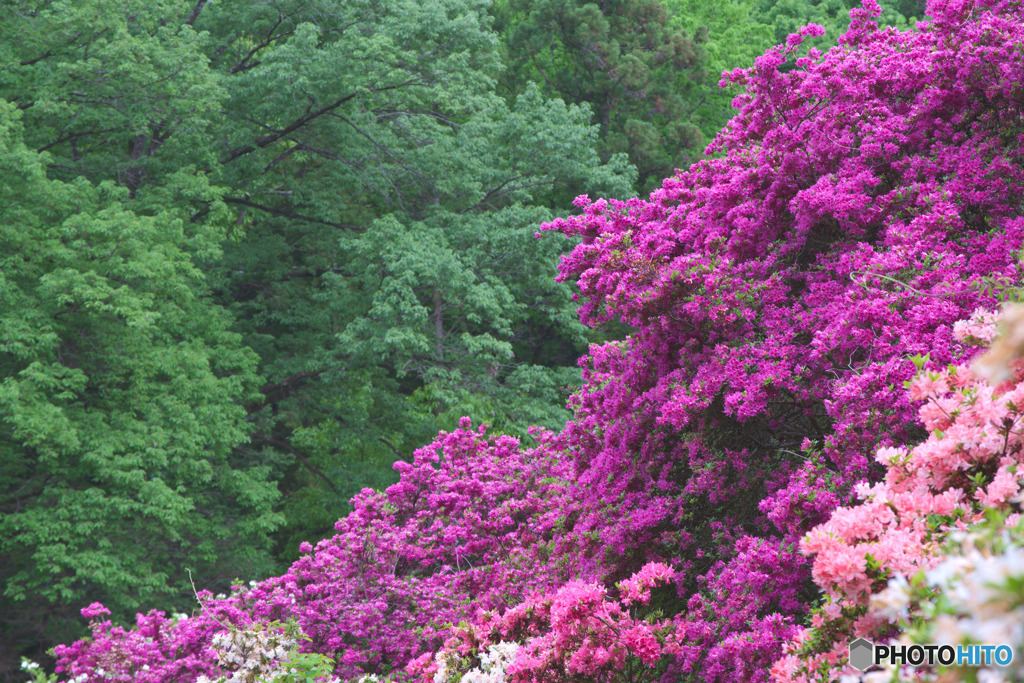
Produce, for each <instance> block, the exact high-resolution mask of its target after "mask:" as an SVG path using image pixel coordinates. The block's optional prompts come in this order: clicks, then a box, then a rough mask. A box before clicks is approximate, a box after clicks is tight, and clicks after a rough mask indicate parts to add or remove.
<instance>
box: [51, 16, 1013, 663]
mask: <svg viewBox="0 0 1024 683" xmlns="http://www.w3.org/2000/svg"><path fill="white" fill-rule="evenodd" d="M880 11H881V10H880V8H879V7H878V5H877V4H876V3H875V0H865V1H864V3H863V7H861V8H858V9H855V10H853V11H852V12H851V13H850V17H851V21H850V25H849V30H848V31H847V32H846V33H845V34H843V35H842V36H841V37H840V38H839V41H838V44H837V45H836V46H834V47H831V48H830V49H828V50H827V51H819V50H818V49H817V48H807V47H805V46H804V43H805V42H806V41H809V40H812V39H815V38H817V37H818V36H819V35H820V34H821V33H822V32H823V30H822V28H821V27H820V26H817V25H814V24H812V25H808V26H806V27H804V28H803V29H802V30H801V31H800V32H799V33H795V34H792V35H790V36H789V38H788V40H787V42H786V44H784V45H780V46H778V47H776V48H773V49H770V50H769V51H767V52H766V53H765V54H764V55H763V56H761V57H759V58H757V60H756V61H755V62H754V64H753V66H751V67H750V68H747V69H737V70H735V71H733V72H730V73H727V74H726V80H727V81H728V82H730V83H732V84H735V85H737V86H739V92H740V94H739V95H738V96H737V99H736V101H735V102H734V106H735V107H736V108H737V109H738V113H737V114H736V116H735V118H733V119H732V120H731V121H730V122H729V123H728V125H727V126H726V127H725V129H724V130H722V132H721V133H720V134H719V135H718V137H717V138H716V139H715V140H714V142H713V143H712V144H711V146H710V149H709V151H710V153H711V155H710V156H709V157H708V158H706V159H704V160H701V161H699V162H697V163H695V164H694V165H692V166H691V167H689V168H688V169H686V170H681V171H679V172H678V173H677V174H676V175H675V176H673V177H670V178H668V179H666V180H665V181H664V182H663V184H662V185H661V187H660V189H657V190H655V191H654V192H652V193H651V194H650V196H649V198H647V199H639V198H634V199H629V200H618V199H614V198H600V199H592V198H590V197H589V196H587V195H581V196H578V197H577V198H576V199H575V203H574V206H575V207H576V213H575V214H574V215H571V216H569V217H567V218H556V219H553V220H551V221H549V222H547V223H545V224H544V226H543V228H542V233H539V234H538V236H539V237H540V238H541V244H543V243H545V242H548V241H552V240H558V239H561V238H560V235H564V236H566V237H568V238H571V239H572V248H571V251H570V252H569V253H568V254H567V255H566V256H564V257H563V258H562V261H561V265H560V267H559V274H558V279H560V280H562V281H567V282H571V283H575V285H576V286H577V287H578V293H577V294H576V295H575V296H576V298H577V301H578V304H579V311H578V312H579V317H580V320H581V321H582V322H583V323H584V324H585V325H587V326H590V327H594V328H600V329H604V330H607V331H609V334H611V332H613V331H615V330H627V331H628V333H626V334H625V335H623V336H622V337H621V338H620V339H616V340H614V341H609V342H604V343H599V344H593V345H591V346H590V348H589V351H588V352H587V354H586V355H585V356H584V357H583V358H581V359H580V367H581V369H582V373H583V380H584V383H583V386H582V388H581V389H580V390H579V391H577V392H576V393H574V394H573V395H572V396H571V398H570V400H569V403H570V407H571V409H572V419H571V420H570V421H569V422H568V423H567V424H566V425H565V427H564V429H562V430H551V429H548V428H535V429H533V430H532V433H531V434H530V436H529V438H522V439H520V438H516V437H513V436H510V435H506V434H497V433H491V432H489V431H488V428H487V426H486V425H483V426H482V425H480V424H479V422H474V421H472V420H471V419H470V417H467V418H464V419H463V420H462V422H461V423H460V426H459V428H458V429H456V430H454V431H451V432H442V433H441V434H439V435H438V436H437V438H436V439H435V440H434V441H433V442H432V443H430V444H429V445H426V446H423V447H422V448H420V449H419V450H417V451H416V453H415V457H414V458H413V460H412V462H398V463H397V464H396V465H395V469H396V471H397V472H398V474H399V475H400V478H399V481H398V483H396V484H393V485H391V486H390V487H387V488H386V489H384V490H373V489H364V490H363V491H362V492H361V493H360V494H358V495H357V496H356V497H355V499H354V500H353V503H352V504H353V508H354V511H353V512H352V513H351V514H349V515H348V516H346V517H344V518H342V519H341V520H340V521H338V522H337V524H336V526H335V530H336V533H335V535H333V536H332V537H330V538H325V539H323V540H321V541H320V542H319V543H316V544H315V545H311V544H305V545H304V546H303V547H302V556H301V558H300V559H299V560H298V561H296V562H295V563H294V564H293V565H292V566H291V567H290V569H288V571H287V572H285V573H283V574H282V575H280V576H276V577H273V578H269V579H266V580H263V581H259V582H255V583H254V584H251V585H238V586H236V587H235V588H234V590H233V592H232V593H231V594H230V595H221V596H214V595H213V594H211V593H210V592H208V591H203V590H201V589H202V585H201V584H202V581H201V577H196V579H197V588H199V589H200V590H198V591H197V595H196V597H197V599H198V603H199V604H197V605H196V606H195V610H194V611H193V612H192V613H191V614H177V615H174V614H168V613H165V612H164V611H161V610H160V606H159V605H154V606H153V607H154V609H153V611H149V612H146V613H142V614H140V615H139V616H138V618H137V622H136V624H134V625H118V624H115V623H113V622H112V621H110V620H109V619H107V618H106V617H107V614H108V610H107V608H106V607H104V606H103V605H101V604H93V605H91V606H89V607H87V608H85V609H84V610H83V615H84V617H85V618H86V619H87V620H88V621H89V623H90V629H91V636H90V637H88V638H85V639H82V640H78V641H76V642H73V643H68V644H65V645H61V646H58V647H57V649H56V656H57V672H58V677H59V679H60V680H62V681H64V680H67V681H72V680H73V681H97V682H98V681H139V682H141V683H164V682H168V683H169V682H171V681H195V680H203V681H207V680H220V681H255V680H257V678H258V677H262V678H260V680H276V681H286V680H306V679H305V678H302V677H303V676H307V675H308V676H311V677H313V676H316V675H322V676H328V675H329V676H333V677H336V679H337V680H342V681H355V680H375V681H385V680H387V681H396V682H397V681H424V683H426V682H427V681H433V682H435V683H441V682H442V681H443V682H450V681H494V682H495V683H496V682H497V681H509V682H513V681H514V682H523V683H525V682H528V681H536V682H543V683H547V682H565V683H570V682H577V681H608V682H611V681H622V682H623V683H625V682H626V681H629V682H631V683H636V682H640V681H651V682H653V681H665V682H668V681H706V682H709V683H710V682H713V681H715V682H717V681H721V682H725V681H768V680H776V681H788V680H800V681H805V680H821V681H827V680H833V679H834V678H835V677H837V676H839V675H840V674H842V673H844V671H845V673H850V671H849V670H844V669H843V667H844V665H845V656H846V651H845V647H846V643H847V641H848V640H849V639H851V638H853V637H855V636H860V635H864V636H867V637H870V638H873V639H876V640H883V639H886V638H895V637H897V636H898V635H899V634H900V633H901V632H902V633H904V634H906V635H905V636H904V637H908V638H913V637H916V638H919V639H921V640H920V642H938V641H939V640H940V639H941V638H988V639H992V638H997V639H1000V638H1004V637H1005V638H1007V639H1009V638H1016V639H1015V640H1012V641H1010V640H1007V641H1006V642H1013V644H1014V645H1015V646H1016V647H1018V648H1021V649H1019V650H1018V657H1021V656H1024V639H1021V638H1020V637H1018V636H1019V634H1018V635H1017V636H1014V635H1013V634H1014V633H1017V632H1016V631H1013V630H1012V628H1010V627H1009V626H1006V625H1005V623H1009V622H1008V621H1007V620H1012V619H1013V618H1016V617H1013V616H1012V614H1016V613H1012V610H1013V609H1015V608H1013V607H1012V604H1013V603H1012V600H1010V601H1009V602H1007V604H1008V605H1011V606H1006V607H1005V608H1004V609H1002V611H999V610H996V611H995V612H993V611H991V610H989V611H985V610H988V608H984V609H983V606H979V605H975V604H972V603H970V602H964V603H962V604H961V603H956V604H953V605H950V604H946V603H942V604H939V605H936V596H937V595H938V591H939V590H942V591H946V590H952V589H951V588H950V586H952V585H954V584H957V585H960V584H966V583H968V582H970V581H973V580H976V579H975V575H977V574H979V573H981V572H984V571H990V572H994V573H996V574H998V573H999V572H1003V573H1002V574H999V576H1001V577H1002V578H1003V579H1005V581H1006V582H1007V583H1006V585H1005V586H1004V585H1000V586H997V587H995V588H991V587H990V588H988V589H986V590H991V591H994V597H993V598H992V599H993V600H998V599H1003V598H1000V597H999V596H1000V595H1003V593H1005V592H1006V591H1011V592H1012V591H1013V590H1017V591H1019V586H1020V582H1019V579H1013V577H1016V576H1018V574H1019V573H1021V572H1020V571H1018V570H1019V567H1020V564H1019V563H1017V560H1016V559H1013V558H1017V557H1019V555H1020V553H1021V550H1020V548H1021V534H1020V530H1019V526H1018V520H1019V514H1018V513H1019V512H1020V501H1021V487H1022V482H1021V476H1022V474H1021V473H1019V472H1018V468H1019V465H1020V462H1021V460H1022V458H1024V454H1022V441H1021V433H1022V427H1021V424H1020V421H1021V410H1022V406H1024V374H1022V371H1024V368H1022V366H1021V364H1020V362H1019V361H1017V360H1014V358H1015V357H1016V354H1017V353H1018V352H1019V349H1014V348H1011V350H1009V351H1006V350H1005V349H1004V350H1003V351H1000V350H999V347H996V348H995V349H994V351H992V352H990V354H993V355H989V356H986V357H985V358H987V359H988V360H987V361H986V362H987V364H985V363H983V364H982V365H977V364H976V365H974V366H971V365H970V363H971V361H972V360H973V359H975V358H976V357H977V356H978V355H979V354H980V353H981V352H982V350H983V348H984V347H985V346H987V345H989V344H990V343H991V342H992V340H993V339H994V338H995V337H996V334H997V322H998V319H999V315H1000V314H999V310H1000V306H1001V303H1002V302H1003V301H1004V300H1006V299H1007V298H1011V297H1012V296H1014V294H1015V292H1016V291H1018V290H1017V289H1016V288H1017V287H1018V286H1019V285H1020V283H1021V279H1022V274H1024V273H1022V271H1024V264H1022V261H1021V255H1022V250H1024V204H1022V203H1021V202H1022V197H1024V153H1022V150H1024V50H1022V48H1021V46H1022V45H1024V6H1022V5H1021V3H1019V2H1011V1H1009V0H932V1H931V2H929V4H928V10H927V14H928V16H927V18H926V20H925V21H922V22H920V23H918V24H917V26H916V27H914V28H913V29H909V30H897V29H895V28H879V26H878V24H877V23H876V21H875V20H876V18H877V17H878V16H879V14H880ZM1007 317H1008V318H1010V317H1012V316H1011V315H1010V314H1007ZM1011 322H1012V321H1011ZM1013 329H1017V328H1013ZM1018 334H1019V331H1018ZM1018 341H1019V340H1018ZM1011 347H1012V344H1011ZM1000 353H1002V355H1001V356H1000V355H999V354H1000ZM971 367H973V368H975V370H971ZM978 368H982V369H981V370H979V369H978ZM985 368H988V374H987V375H985V374H984V372H983V371H984V369H985ZM979 373H981V374H979ZM1021 472H1024V470H1022V471H1021ZM954 541H955V542H954ZM1000 563H1001V564H1000ZM989 565H992V567H995V566H996V565H998V566H999V567H1004V568H1006V567H1009V568H1010V569H999V568H991V569H986V567H989ZM943 567H947V569H945V570H944V569H943ZM1014 568H1016V569H1014ZM1014 571H1017V574H1014V573H1013V572H1014ZM1011 579H1013V580H1016V581H1017V583H1012V581H1011ZM978 580H979V581H980V579H978ZM1013 586H1017V588H1013ZM1000 591H1003V592H1002V593H1001V592H1000ZM1004 597H1005V596H1004ZM1017 597H1018V598H1019V595H1017ZM979 599H980V598H979ZM1007 600H1009V599H1007ZM1011 613H1012V614H1011ZM1008 614H1010V616H1007V615H1008ZM1000 620H1002V621H1000ZM1004 622H1005V623H1004ZM1000 624H1003V625H1002V626H1001V625H1000ZM1000 628H1002V629H1004V630H1005V631H1006V633H1003V632H1002V631H1000V630H999V629H1000ZM972 629H973V630H972ZM986 629H988V630H986ZM1011 631H1012V633H1011ZM964 642H966V641H964ZM1000 642H1003V641H1002V640H1000ZM891 673H892V676H909V675H910V674H908V673H906V672H898V671H894V672H891ZM886 675H888V673H887V674H886ZM323 680H326V678H324V679H323Z"/></svg>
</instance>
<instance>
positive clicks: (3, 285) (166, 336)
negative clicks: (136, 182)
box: [0, 101, 280, 643]
mask: <svg viewBox="0 0 1024 683" xmlns="http://www.w3.org/2000/svg"><path fill="white" fill-rule="evenodd" d="M19 119H20V113H19V112H18V111H17V109H16V108H15V107H14V106H13V105H12V104H10V103H8V102H4V101H0V177H2V178H3V181H2V183H0V243H3V244H4V245H5V247H6V248H5V250H4V251H3V253H0V511H2V515H0V558H2V561H0V576H2V579H3V580H2V584H3V586H4V589H3V593H2V595H0V611H2V612H3V613H4V614H5V615H8V614H9V615H14V614H17V615H18V621H19V625H20V626H21V628H20V629H18V628H16V629H15V631H14V633H13V634H10V633H8V634H5V639H6V638H11V639H12V640H13V641H17V642H20V641H22V640H23V641H25V642H28V643H33V642H35V643H40V642H46V641H47V640H49V639H50V638H53V637H55V636H57V635H60V636H62V637H66V631H65V630H64V629H66V628H68V624H69V621H68V620H69V619H71V618H73V617H74V616H76V615H77V611H78V609H79V608H80V607H81V606H83V605H84V604H87V603H88V602H90V601H94V600H98V601H102V602H104V603H105V604H106V605H107V606H108V607H110V608H111V609H112V610H114V611H115V612H116V613H117V614H118V615H119V616H121V617H124V616H127V615H128V614H130V613H131V611H132V610H135V609H139V608H142V607H143V606H147V605H152V604H166V605H168V606H171V605H174V604H179V603H184V602H185V601H186V600H187V595H188V591H187V587H188V584H187V581H186V580H185V574H184V570H183V569H182V563H183V561H185V559H186V558H188V561H189V562H190V563H192V564H193V565H194V566H197V567H200V568H201V570H202V574H203V576H204V577H206V579H207V580H208V581H209V582H210V583H211V584H213V585H224V586H226V585H227V584H228V581H229V579H230V577H231V576H232V575H234V574H235V573H238V572H242V573H253V574H260V573H262V572H264V571H267V570H268V569H269V566H268V564H267V562H266V547H267V541H266V537H267V534H268V533H269V532H270V531H272V530H273V529H274V528H275V526H277V524H278V523H279V522H280V519H279V517H278V515H277V514H275V513H274V512H273V506H274V503H275V500H276V497H277V494H276V491H275V489H274V486H273V485H272V484H270V483H268V482H267V480H266V477H267V474H268V472H267V471H266V469H265V468H261V467H250V466H249V465H248V464H247V463H244V462H240V461H239V460H238V459H237V458H236V457H235V453H234V450H233V449H234V447H235V446H237V445H238V444H240V443H242V442H244V441H245V440H246V439H247V434H246V430H245V428H244V424H245V423H244V420H243V417H244V411H243V408H242V406H241V403H242V402H243V401H245V400H246V399H251V398H252V397H253V396H254V394H255V388H256V386H257V381H256V375H255V367H256V360H257V359H256V357H255V355H254V354H253V353H252V352H251V351H249V350H248V349H246V348H245V347H244V345H243V344H242V340H241V338H240V336H239V335H238V334H237V333H235V332H232V331H231V330H230V319H229V318H228V317H227V316H226V315H225V314H224V312H223V311H222V310H221V309H220V308H219V307H218V306H216V305H215V304H213V303H212V301H211V300H210V298H209V295H208V292H207V291H206V289H205V285H204V278H203V275H202V273H201V271H199V270H198V269H197V268H196V266H195V264H194V262H193V260H192V259H193V255H194V254H195V253H200V252H202V253H214V252H216V249H217V243H218V241H219V239H220V235H218V234H216V232H214V231H211V230H207V229H196V228H195V226H192V225H190V224H189V223H188V221H187V220H186V219H185V218H184V217H183V215H182V214H181V213H180V212H175V211H172V210H165V211H161V212H159V213H157V214H155V215H153V216H140V215H138V214H136V213H134V212H133V211H132V210H131V209H130V208H129V207H128V205H127V202H128V197H129V192H128V191H127V190H126V189H125V188H123V187H115V186H114V185H113V184H112V183H110V182H104V183H101V184H100V185H93V184H90V183H88V182H86V181H84V180H75V181H73V182H64V181H61V180H56V179H51V178H48V177H47V174H46V167H45V163H46V162H47V161H48V158H47V156H45V155H40V154H39V153H37V152H35V151H32V150H30V149H29V148H27V147H26V146H25V145H24V144H23V142H22V125H21V122H20V121H19ZM26 624H28V625H32V628H31V629H28V630H26ZM33 629H35V630H33Z"/></svg>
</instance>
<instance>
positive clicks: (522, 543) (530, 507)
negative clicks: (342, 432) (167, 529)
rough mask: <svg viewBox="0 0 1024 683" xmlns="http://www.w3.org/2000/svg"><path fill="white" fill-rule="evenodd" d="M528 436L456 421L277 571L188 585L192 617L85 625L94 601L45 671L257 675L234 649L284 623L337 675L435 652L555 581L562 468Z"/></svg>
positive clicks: (385, 667) (145, 680)
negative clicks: (464, 624) (249, 580)
mask: <svg viewBox="0 0 1024 683" xmlns="http://www.w3.org/2000/svg"><path fill="white" fill-rule="evenodd" d="M536 438H537V440H538V443H537V444H536V446H535V447H534V448H531V449H525V450H524V449H520V448H519V442H518V441H517V440H516V439H513V438H511V437H507V436H500V437H497V438H495V439H487V438H486V435H485V429H484V428H483V427H481V428H479V429H471V424H470V422H469V420H468V419H465V420H463V422H462V426H461V428H460V429H458V430H456V431H455V432H453V433H451V434H441V435H440V436H439V437H438V438H437V440H435V441H434V443H432V444H430V445H429V446H426V447H424V448H421V449H420V450H418V451H417V452H416V456H415V459H414V461H413V462H412V463H398V464H397V465H396V467H397V468H398V469H399V471H400V472H401V475H402V478H401V481H400V482H399V483H398V484H395V485H394V486H391V487H390V488H388V490H387V491H386V492H374V491H372V490H369V489H367V490H364V491H363V492H362V493H361V494H360V495H359V496H357V497H356V498H355V499H354V500H353V503H354V506H355V511H354V512H353V513H352V514H351V515H350V516H348V517H346V518H345V519H343V520H341V521H339V522H338V524H337V530H338V534H337V535H336V536H334V537H333V538H330V539H325V540H323V541H321V542H320V543H318V544H317V546H316V548H313V547H311V546H309V545H308V544H306V545H305V546H304V548H303V552H304V553H305V554H304V555H303V556H302V557H301V558H300V559H299V560H298V561H297V562H296V563H295V564H294V565H293V566H292V567H291V569H290V570H289V571H288V572H287V573H286V574H284V575H283V576H280V577H274V578H271V579H268V580H266V581H263V582H261V583H257V584H254V585H252V586H249V587H242V586H237V587H236V591H235V593H234V594H233V595H232V596H230V597H221V598H213V597H212V596H211V595H210V594H209V593H208V592H202V591H201V592H200V593H199V597H200V601H201V603H202V605H203V610H202V612H201V613H200V614H199V615H197V616H194V617H185V616H181V617H178V618H173V619H168V618H166V617H165V616H164V614H163V613H161V612H155V611H154V612H151V613H149V614H148V615H139V617H138V624H137V626H136V628H135V629H134V630H127V629H124V628H121V627H114V626H112V625H111V624H110V622H109V621H99V620H97V619H96V617H98V616H101V615H102V614H104V613H106V610H105V609H104V608H103V607H102V605H94V606H92V607H90V608H87V609H86V610H83V614H84V615H85V616H86V618H89V619H92V622H91V626H92V630H93V635H92V638H91V639H88V640H82V641H78V642H76V643H74V644H73V645H70V646H60V647H58V648H57V649H56V654H57V657H58V672H60V673H62V674H63V675H65V676H69V677H73V676H77V675H79V674H82V673H85V674H88V675H90V676H94V677H98V679H99V680H138V681H140V682H142V683H155V682H156V681H178V680H196V678H198V677H199V676H206V677H208V678H211V679H217V678H218V677H224V676H232V675H234V674H233V672H235V671H236V670H237V669H236V668H235V667H243V668H244V667H245V666H248V667H250V669H256V668H259V669H260V670H261V671H264V670H265V671H266V672H269V671H270V669H267V668H266V667H268V666H271V662H270V661H263V658H262V655H260V656H258V657H257V656H255V655H253V656H251V657H250V656H245V657H242V658H241V659H242V662H245V663H246V664H242V663H240V662H239V661H236V659H237V657H236V655H238V653H239V652H242V651H246V652H250V651H251V652H256V650H259V651H261V652H265V651H267V648H263V647H262V646H261V647H259V648H256V649H255V650H254V649H253V648H252V643H251V642H250V641H251V640H252V634H253V633H256V634H259V633H264V631H262V630H261V629H262V628H263V627H261V626H259V625H260V624H267V623H274V622H277V623H284V622H288V621H294V622H295V624H297V626H298V628H299V629H301V633H302V634H303V636H304V638H303V642H301V643H300V644H299V647H300V649H301V651H302V652H305V653H320V654H323V655H326V656H329V657H331V658H332V659H334V660H335V661H336V663H337V667H336V669H337V673H338V675H340V676H343V677H355V676H357V675H359V674H360V673H367V674H374V675H379V674H388V673H390V672H392V671H393V670H395V669H398V668H401V667H403V666H404V665H405V664H406V662H407V661H409V660H410V659H411V658H412V657H414V656H415V655H417V654H420V653H421V652H422V651H424V650H425V649H428V648H435V649H436V648H437V647H439V646H440V645H441V644H442V642H443V640H444V637H445V636H447V634H448V632H449V629H450V625H451V624H453V623H459V622H460V621H462V620H465V619H468V618H472V617H474V616H475V615H477V614H479V613H481V612H483V611H485V610H498V609H501V608H505V607H508V606H510V605H512V604H516V603H518V602H520V601H521V600H522V599H523V597H524V596H525V595H526V593H527V592H528V591H538V590H547V589H550V588H553V587H554V586H557V585H559V584H560V583H561V582H563V581H565V580H566V579H567V578H568V573H569V571H570V570H571V567H572V566H573V563H572V562H571V561H570V557H571V556H570V555H567V554H566V553H567V552H568V551H566V552H565V553H562V554H560V555H558V556H557V557H552V554H553V552H554V551H553V541H552V539H553V538H554V536H555V532H556V530H557V528H558V527H559V525H560V524H563V523H564V517H563V516H564V515H565V514H567V507H568V506H566V500H565V492H566V486H567V483H566V482H567V478H568V477H569V476H570V469H569V465H568V464H567V463H565V462H564V461H562V460H561V459H559V458H556V457H554V455H553V453H554V452H555V451H556V450H557V448H558V445H559V441H558V438H557V437H556V436H555V435H553V434H551V433H548V432H543V431H538V432H537V434H536ZM232 629H234V630H235V631H237V632H238V633H240V634H243V635H244V638H243V640H238V638H239V637H242V636H238V635H230V634H229V633H228V632H229V631H231V630H232ZM253 629H256V631H253ZM246 634H248V635H246ZM278 646H279V647H282V648H284V650H289V648H290V646H289V645H283V644H281V643H278ZM239 648H241V650H240V649H239ZM225 658H227V659H225ZM293 659H294V657H293ZM260 667H262V668H260ZM101 671H102V673H100V672H101ZM104 677H106V678H104Z"/></svg>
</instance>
